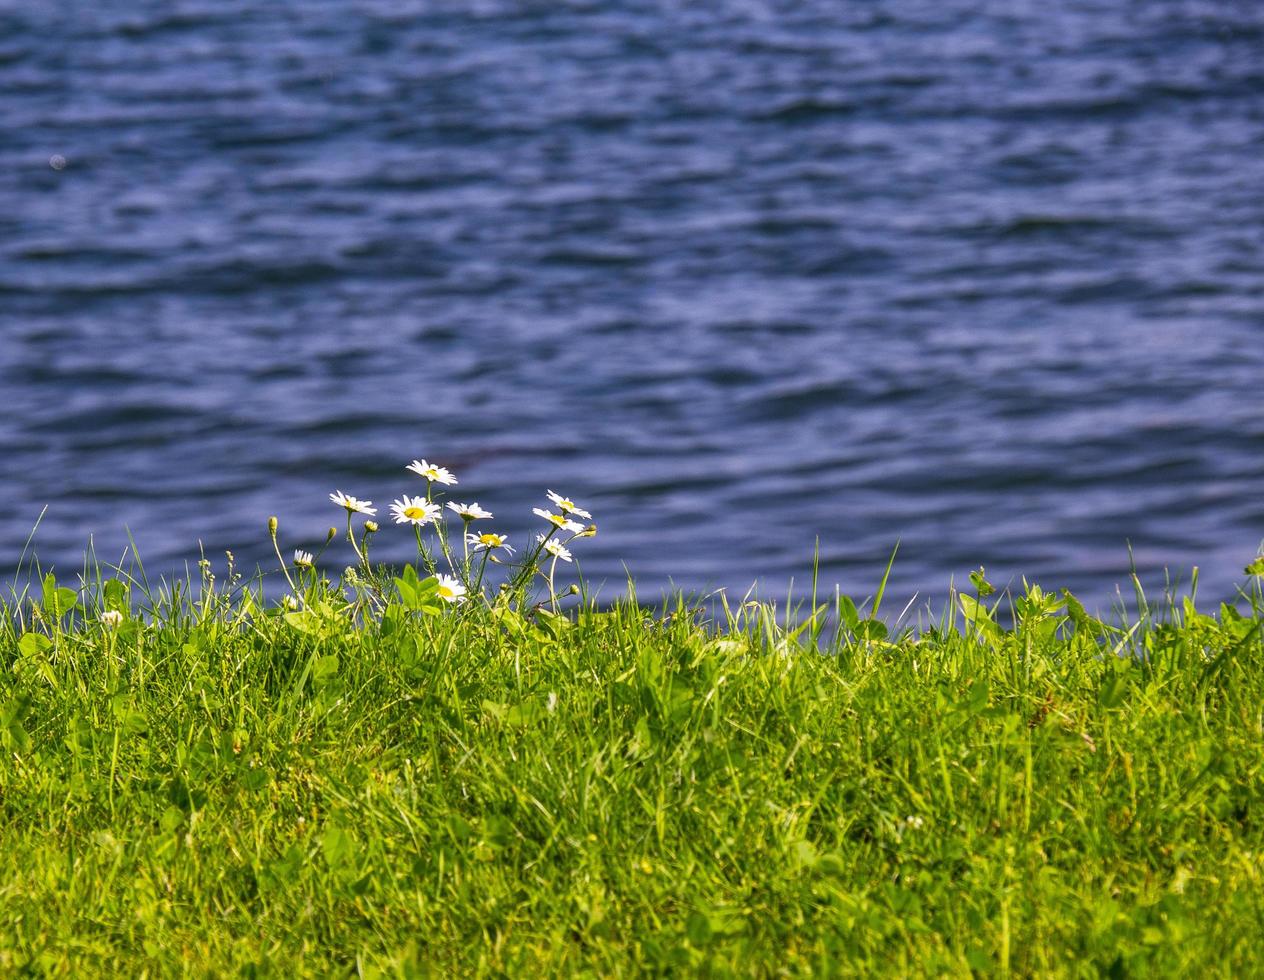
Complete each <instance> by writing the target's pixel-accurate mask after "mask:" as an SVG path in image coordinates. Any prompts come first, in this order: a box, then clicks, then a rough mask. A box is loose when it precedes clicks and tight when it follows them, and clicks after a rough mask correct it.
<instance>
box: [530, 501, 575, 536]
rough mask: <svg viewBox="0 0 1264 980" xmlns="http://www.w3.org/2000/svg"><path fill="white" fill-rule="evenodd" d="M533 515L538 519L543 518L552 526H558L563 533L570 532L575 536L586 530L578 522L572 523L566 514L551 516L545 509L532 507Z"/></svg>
mask: <svg viewBox="0 0 1264 980" xmlns="http://www.w3.org/2000/svg"><path fill="white" fill-rule="evenodd" d="M531 513H533V514H535V516H536V517H543V518H544V519H545V520H546V521H548V522H549V523H551V524H556V525H557V526H558V527H560V528H561V529H562V530H563V531H570V532H572V533H574V534H578V533H579V532H580V531H582V530H583V529H584V525H582V524H580V523H578V522H577V521H572V520H571V519H570V518H568V517H567V516H566V515H565V514H550V513H549V512H548V511H547V510H545V509H544V508H543V507H532V508H531Z"/></svg>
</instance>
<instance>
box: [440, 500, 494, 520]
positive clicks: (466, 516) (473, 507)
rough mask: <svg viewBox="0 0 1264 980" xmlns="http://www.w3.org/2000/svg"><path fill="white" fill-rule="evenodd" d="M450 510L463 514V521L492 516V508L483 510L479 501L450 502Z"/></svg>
mask: <svg viewBox="0 0 1264 980" xmlns="http://www.w3.org/2000/svg"><path fill="white" fill-rule="evenodd" d="M448 510H450V511H453V512H454V513H457V514H460V515H461V520H463V521H477V520H478V519H479V518H482V517H491V516H492V512H491V511H490V510H483V508H482V507H480V506H479V505H478V504H477V503H473V504H456V503H452V504H448Z"/></svg>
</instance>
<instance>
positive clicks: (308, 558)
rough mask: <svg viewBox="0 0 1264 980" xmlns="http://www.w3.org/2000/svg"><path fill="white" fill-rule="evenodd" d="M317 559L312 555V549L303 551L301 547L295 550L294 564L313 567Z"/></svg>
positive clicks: (300, 566) (301, 566)
mask: <svg viewBox="0 0 1264 980" xmlns="http://www.w3.org/2000/svg"><path fill="white" fill-rule="evenodd" d="M315 560H316V559H315V558H313V557H312V553H311V552H310V551H303V550H302V549H301V548H300V549H299V550H297V551H295V552H294V564H295V565H297V566H298V567H299V568H311V567H312V563H313V562H314V561H315Z"/></svg>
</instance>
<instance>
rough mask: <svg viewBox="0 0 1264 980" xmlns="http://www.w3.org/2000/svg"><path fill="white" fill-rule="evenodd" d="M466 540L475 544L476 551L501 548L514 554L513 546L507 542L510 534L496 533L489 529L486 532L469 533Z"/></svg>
mask: <svg viewBox="0 0 1264 980" xmlns="http://www.w3.org/2000/svg"><path fill="white" fill-rule="evenodd" d="M465 540H466V542H467V543H469V544H472V545H473V546H474V550H475V551H495V550H496V549H497V548H501V549H503V550H504V551H506V552H507V553H508V554H511V555H512V554H513V548H512V547H510V546H509V544H508V543H507V542H508V541H509V535H508V534H495V533H493V532H491V531H488V532H487V533H486V534H467V535H466V536H465Z"/></svg>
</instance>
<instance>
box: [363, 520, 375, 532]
mask: <svg viewBox="0 0 1264 980" xmlns="http://www.w3.org/2000/svg"><path fill="white" fill-rule="evenodd" d="M364 529H365V530H366V531H368V532H369V534H373V533H374V532H375V531H377V521H365V522H364Z"/></svg>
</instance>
